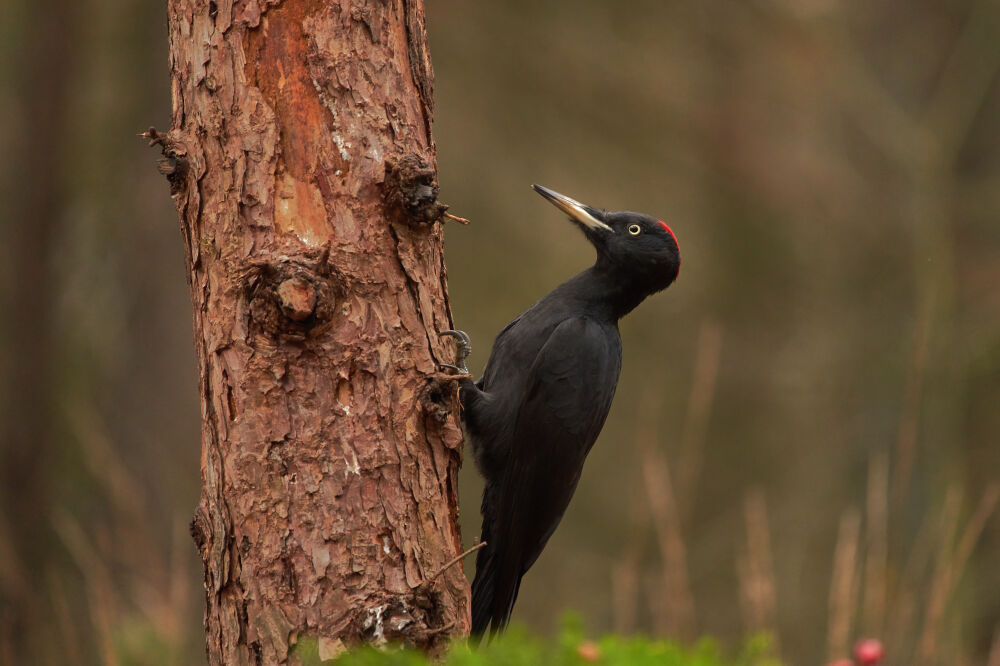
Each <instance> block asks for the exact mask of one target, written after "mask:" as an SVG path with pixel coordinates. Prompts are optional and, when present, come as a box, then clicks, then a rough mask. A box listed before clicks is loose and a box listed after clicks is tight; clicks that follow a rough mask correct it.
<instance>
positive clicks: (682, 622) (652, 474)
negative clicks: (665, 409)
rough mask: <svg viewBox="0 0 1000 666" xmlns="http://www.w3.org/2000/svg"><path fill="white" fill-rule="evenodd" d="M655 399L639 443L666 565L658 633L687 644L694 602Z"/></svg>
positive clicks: (649, 399) (648, 399)
mask: <svg viewBox="0 0 1000 666" xmlns="http://www.w3.org/2000/svg"><path fill="white" fill-rule="evenodd" d="M654 405H655V401H654V398H653V396H652V394H649V393H647V394H646V395H645V396H644V398H643V400H642V401H641V407H642V408H641V409H640V412H639V419H640V420H639V424H640V425H639V429H638V432H637V434H636V441H637V445H638V449H639V458H640V461H641V465H642V472H643V479H644V481H645V486H646V493H647V498H648V500H649V512H650V515H651V516H652V520H653V526H654V527H655V529H656V537H657V543H658V545H659V549H660V558H661V562H662V565H663V568H662V571H661V577H662V578H661V580H662V585H663V589H662V592H661V594H660V595H659V597H660V598H659V603H660V604H662V606H659V607H658V609H659V610H660V611H661V613H658V614H657V615H658V616H657V617H655V618H654V627H655V630H656V631H657V632H658V633H660V634H662V635H665V636H675V637H677V638H680V639H682V640H687V639H690V638H692V637H693V635H694V599H693V597H692V595H691V582H690V581H689V580H688V568H687V548H686V546H685V544H684V534H683V530H682V527H681V517H680V512H679V511H678V507H677V499H676V497H675V495H674V489H673V483H672V480H671V478H670V468H669V466H668V465H667V457H666V455H664V454H663V453H662V452H661V451H659V450H658V449H657V439H658V438H657V433H656V425H655V424H654V423H653V422H652V421H651V417H650V415H651V414H655V413H656V411H655V408H654V407H653V406H654Z"/></svg>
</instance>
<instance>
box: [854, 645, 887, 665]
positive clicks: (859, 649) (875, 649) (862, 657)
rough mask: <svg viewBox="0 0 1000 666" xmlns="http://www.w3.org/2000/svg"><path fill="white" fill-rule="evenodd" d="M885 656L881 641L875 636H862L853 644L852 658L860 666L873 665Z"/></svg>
mask: <svg viewBox="0 0 1000 666" xmlns="http://www.w3.org/2000/svg"><path fill="white" fill-rule="evenodd" d="M884 657H885V648H883V647H882V641H879V640H877V639H875V638H862V639H861V640H860V641H858V642H857V643H855V644H854V660H855V661H856V662H857V663H858V664H860V666H875V664H877V663H879V662H880V661H882V659H883V658H884Z"/></svg>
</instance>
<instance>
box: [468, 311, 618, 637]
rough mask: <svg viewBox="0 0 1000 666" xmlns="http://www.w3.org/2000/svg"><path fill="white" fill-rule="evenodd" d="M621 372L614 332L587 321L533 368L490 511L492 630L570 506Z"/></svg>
mask: <svg viewBox="0 0 1000 666" xmlns="http://www.w3.org/2000/svg"><path fill="white" fill-rule="evenodd" d="M620 368H621V343H620V340H619V338H618V335H617V331H614V329H610V330H609V329H608V328H606V327H604V326H602V325H601V324H599V323H597V322H595V321H593V320H591V319H588V318H586V317H574V318H572V319H568V320H566V321H564V322H563V323H561V324H560V325H559V326H557V327H556V328H555V330H554V331H553V332H552V335H551V336H550V337H549V339H548V341H547V342H546V343H545V345H544V346H543V347H542V349H541V351H539V353H538V356H537V357H536V358H535V361H534V363H533V364H532V366H531V370H530V371H529V373H528V379H527V382H526V385H525V392H524V399H523V401H522V402H521V405H520V408H519V409H518V412H517V416H516V424H515V426H514V436H513V441H512V442H511V447H510V459H509V460H508V461H507V467H506V471H505V473H504V475H503V479H502V480H501V481H500V484H499V488H496V489H495V490H497V491H499V492H496V493H494V494H493V501H491V502H490V503H491V504H493V505H494V506H490V507H489V509H490V510H491V512H492V516H489V518H491V519H492V522H493V529H492V530H491V532H492V534H491V535H490V536H491V537H492V540H491V541H490V546H489V550H490V551H491V552H490V555H492V559H493V562H492V565H493V566H492V569H493V571H492V577H493V578H494V580H493V581H492V582H493V585H492V592H493V594H492V595H490V596H491V597H492V599H491V600H490V601H491V603H490V606H491V609H490V613H489V614H490V616H491V620H492V624H493V627H494V628H495V629H499V628H502V626H503V625H505V624H506V623H507V620H508V619H509V617H510V612H511V610H512V609H513V605H514V600H515V598H516V596H517V587H518V585H519V583H520V579H521V576H522V575H523V574H524V572H526V571H527V570H528V568H529V567H530V566H531V565H532V564H533V563H534V561H535V559H537V557H538V555H539V554H540V553H541V551H542V548H543V547H544V546H545V542H546V541H548V539H549V537H550V536H551V535H552V532H553V531H554V530H555V528H556V525H558V524H559V521H560V519H561V518H562V515H563V513H564V512H565V510H566V507H567V506H568V504H569V501H570V498H571V497H572V495H573V491H574V490H575V489H576V484H577V481H578V480H579V478H580V472H581V470H582V469H583V461H584V458H585V457H586V455H587V453H588V451H589V450H590V447H591V446H592V445H593V444H594V441H595V440H596V439H597V435H598V434H599V433H600V431H601V427H602V426H603V425H604V419H605V418H606V416H607V413H608V410H609V409H610V407H611V399H612V398H613V397H614V392H615V387H616V385H617V383H618V373H619V370H620ZM484 508H486V507H484ZM486 518H487V517H486V516H484V520H485V519H486Z"/></svg>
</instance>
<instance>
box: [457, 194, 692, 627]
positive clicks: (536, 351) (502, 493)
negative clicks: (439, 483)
mask: <svg viewBox="0 0 1000 666" xmlns="http://www.w3.org/2000/svg"><path fill="white" fill-rule="evenodd" d="M534 187H535V190H536V191H538V192H539V194H541V195H542V196H544V197H545V198H546V199H548V200H549V201H551V202H552V203H553V204H555V205H556V206H557V207H559V208H560V209H561V210H563V211H564V212H565V213H567V214H568V215H569V216H570V219H571V220H573V221H574V222H575V223H576V224H577V225H578V226H579V227H580V228H581V229H582V230H583V232H584V234H585V235H586V237H587V239H588V240H590V242H591V243H592V244H593V245H594V247H595V248H596V250H597V261H596V262H595V264H594V266H592V267H591V268H588V269H587V270H585V271H583V272H582V273H580V274H579V275H576V276H575V277H573V278H571V279H570V280H568V281H567V282H565V283H563V284H561V285H560V286H559V287H557V288H556V289H555V290H553V291H552V292H551V293H550V294H548V295H547V296H545V297H544V298H543V299H542V300H540V301H538V302H537V303H535V305H533V306H532V307H531V308H529V309H528V310H527V311H525V312H524V313H523V314H521V316H519V317H518V318H517V319H515V320H514V321H512V322H511V323H510V324H508V325H507V326H506V328H504V329H503V330H502V331H501V332H500V334H499V335H498V336H497V338H496V341H495V342H494V344H493V351H492V353H491V354H490V358H489V361H488V362H487V364H486V369H485V370H484V372H483V376H482V377H481V378H480V379H479V381H477V382H473V381H472V380H471V379H469V378H463V379H462V380H461V390H460V398H461V403H462V415H463V419H464V421H465V424H466V430H467V432H468V434H469V437H470V439H471V445H472V451H473V455H474V457H475V460H476V465H477V467H478V468H479V471H480V472H481V473H482V475H483V477H484V478H485V481H486V487H485V490H484V492H483V503H482V513H483V528H482V540H483V541H486V542H487V545H486V546H485V547H484V548H482V549H481V550H480V551H479V553H478V555H477V557H476V577H475V580H474V582H473V584H472V631H473V633H474V634H477V635H478V634H481V633H483V632H485V631H486V630H487V629H490V628H491V627H492V629H493V630H494V631H496V630H500V629H503V628H504V627H505V626H506V624H507V622H508V621H509V619H510V614H511V611H512V610H513V607H514V601H515V599H516V598H517V592H518V587H519V586H520V583H521V577H522V576H523V575H524V573H525V572H526V571H527V570H528V568H529V567H531V565H532V564H534V562H535V560H536V559H537V558H538V556H539V554H540V553H541V552H542V549H543V548H544V546H545V543H546V542H547V541H548V539H549V537H550V536H551V535H552V533H553V531H554V530H555V528H556V526H557V525H558V524H559V521H560V519H561V518H562V516H563V513H564V512H565V511H566V507H567V506H568V505H569V501H570V498H571V497H572V495H573V491H574V490H575V489H576V484H577V481H579V479H580V472H581V471H582V469H583V462H584V459H585V458H586V456H587V453H588V452H589V451H590V448H591V446H592V445H593V444H594V441H595V440H596V439H597V436H598V434H599V433H600V431H601V428H602V427H603V425H604V420H605V418H606V417H607V415H608V411H609V409H610V408H611V400H612V398H613V397H614V393H615V387H616V386H617V384H618V374H619V371H620V369H621V355H622V345H621V338H620V337H619V335H618V320H619V319H620V318H621V317H623V316H624V315H625V314H627V313H628V312H630V311H631V310H632V309H633V308H635V307H636V306H637V305H638V304H639V303H640V302H642V300H643V299H645V298H646V297H647V296H649V295H650V294H653V293H655V292H657V291H660V290H662V289H665V288H666V287H667V286H669V285H670V283H671V282H673V281H674V279H675V278H676V277H677V273H678V271H679V269H680V254H679V249H678V247H677V240H676V238H675V237H674V234H673V232H672V231H671V230H670V228H669V227H668V226H667V225H666V224H664V223H663V222H661V221H659V220H656V219H655V218H652V217H649V216H647V215H642V214H640V213H631V212H607V211H599V210H596V209H593V208H590V207H589V206H584V205H583V204H580V203H578V202H576V201H574V200H572V199H570V198H568V197H565V196H563V195H560V194H557V193H555V192H552V191H551V190H548V189H546V188H543V187H540V186H537V185H536V186H534Z"/></svg>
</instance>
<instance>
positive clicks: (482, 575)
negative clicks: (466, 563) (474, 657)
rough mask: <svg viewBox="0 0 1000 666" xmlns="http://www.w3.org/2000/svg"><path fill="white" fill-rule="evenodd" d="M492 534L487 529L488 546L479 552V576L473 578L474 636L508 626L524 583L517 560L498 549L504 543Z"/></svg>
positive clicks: (485, 531) (477, 558)
mask: <svg viewBox="0 0 1000 666" xmlns="http://www.w3.org/2000/svg"><path fill="white" fill-rule="evenodd" d="M483 527H484V528H485V527H486V525H485V524H484V526H483ZM491 536H492V535H490V534H488V533H487V530H486V529H484V530H483V536H482V540H483V541H486V546H484V547H483V548H481V549H480V550H479V552H478V553H477V555H476V577H475V579H473V581H472V635H473V636H482V635H483V634H485V633H486V632H487V631H489V632H490V635H492V634H495V633H496V632H498V631H503V630H504V629H506V628H507V624H508V623H509V622H510V616H511V613H513V611H514V602H515V601H516V600H517V592H518V589H519V588H520V587H521V572H520V571H516V570H515V567H516V566H517V563H516V561H510V558H509V557H504V556H503V555H501V554H500V553H498V552H497V551H498V549H499V546H500V544H494V543H492V542H491V541H490V537H491Z"/></svg>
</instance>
